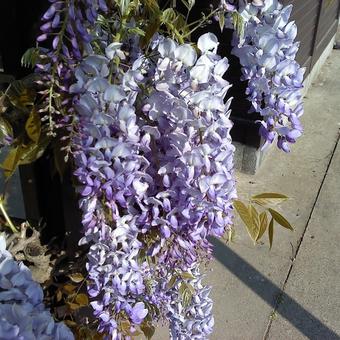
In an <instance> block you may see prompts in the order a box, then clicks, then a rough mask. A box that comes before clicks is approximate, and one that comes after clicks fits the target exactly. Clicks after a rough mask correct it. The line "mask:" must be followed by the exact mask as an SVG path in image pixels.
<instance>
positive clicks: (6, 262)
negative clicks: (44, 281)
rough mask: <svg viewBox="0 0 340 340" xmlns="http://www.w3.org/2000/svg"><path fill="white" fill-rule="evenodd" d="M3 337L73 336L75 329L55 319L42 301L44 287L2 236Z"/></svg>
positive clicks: (0, 329) (66, 338)
mask: <svg viewBox="0 0 340 340" xmlns="http://www.w3.org/2000/svg"><path fill="white" fill-rule="evenodd" d="M0 339H3V340H9V339H25V340H26V339H32V340H34V339H46V340H47V339H50V340H52V339H53V340H56V339H59V340H71V339H74V336H73V334H72V332H71V331H70V330H69V329H68V328H67V327H66V326H65V325H64V324H63V323H62V322H58V323H57V322H55V321H54V320H53V317H52V315H51V313H50V312H49V311H48V310H47V309H46V308H45V306H44V303H43V291H42V289H41V287H40V285H39V284H38V283H37V282H35V281H33V280H32V275H31V272H30V270H29V269H28V268H27V267H26V266H25V265H24V264H23V263H22V262H20V263H18V262H16V261H15V260H14V259H13V257H12V255H11V254H10V253H9V252H8V251H7V250H6V240H5V238H4V237H3V236H0Z"/></svg>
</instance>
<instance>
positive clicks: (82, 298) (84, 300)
mask: <svg viewBox="0 0 340 340" xmlns="http://www.w3.org/2000/svg"><path fill="white" fill-rule="evenodd" d="M76 302H77V303H78V304H79V305H80V306H88V304H89V298H88V296H87V295H86V294H78V295H77V296H76Z"/></svg>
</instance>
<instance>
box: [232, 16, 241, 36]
mask: <svg viewBox="0 0 340 340" xmlns="http://www.w3.org/2000/svg"><path fill="white" fill-rule="evenodd" d="M232 18H233V25H234V29H235V31H236V33H237V35H238V36H239V38H240V39H243V35H244V21H243V18H242V16H241V14H240V13H238V12H233V13H232Z"/></svg>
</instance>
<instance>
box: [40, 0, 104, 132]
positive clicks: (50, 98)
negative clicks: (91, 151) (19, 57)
mask: <svg viewBox="0 0 340 340" xmlns="http://www.w3.org/2000/svg"><path fill="white" fill-rule="evenodd" d="M49 1H50V2H51V5H50V7H49V8H48V10H47V11H46V12H45V13H44V15H43V16H42V23H43V24H42V25H41V26H40V30H41V34H40V35H39V36H38V37H37V42H38V43H41V42H44V41H46V40H48V39H49V40H50V41H51V47H50V48H49V49H43V54H42V58H41V61H40V63H38V64H37V65H36V72H37V73H39V74H40V75H41V76H42V77H41V80H39V81H38V83H40V84H44V85H45V86H46V84H49V87H48V88H47V89H46V90H45V91H44V92H42V94H45V95H46V105H45V107H43V108H42V109H40V112H41V113H45V116H44V117H43V121H48V134H49V135H51V136H54V137H55V136H56V132H55V130H56V128H58V126H59V125H60V124H62V125H65V118H64V117H62V116H61V117H58V118H57V116H58V115H61V114H65V112H64V111H65V106H66V108H67V109H69V105H68V104H69V98H68V97H67V96H66V97H65V98H63V96H62V95H63V94H67V93H68V88H69V86H70V84H71V83H72V82H73V80H74V68H75V67H76V65H78V63H79V62H80V61H81V59H82V55H83V53H86V52H88V50H91V44H90V43H91V41H92V39H93V35H91V34H90V33H89V30H90V28H91V27H93V26H95V24H96V20H97V17H98V14H99V13H101V12H103V13H105V12H107V10H108V8H107V5H106V2H105V1H104V0H64V1H59V0H49ZM60 98H63V101H62V102H60ZM66 122H67V120H66Z"/></svg>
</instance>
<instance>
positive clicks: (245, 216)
mask: <svg viewBox="0 0 340 340" xmlns="http://www.w3.org/2000/svg"><path fill="white" fill-rule="evenodd" d="M234 207H235V209H236V211H237V212H238V214H239V215H240V217H241V219H242V221H243V223H244V224H245V225H246V227H247V231H248V234H249V236H250V237H251V239H252V240H254V241H256V237H257V235H258V228H259V224H258V213H257V211H256V209H255V208H254V207H253V206H249V207H248V208H247V207H246V205H245V204H244V203H243V202H241V201H239V200H235V201H234Z"/></svg>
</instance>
